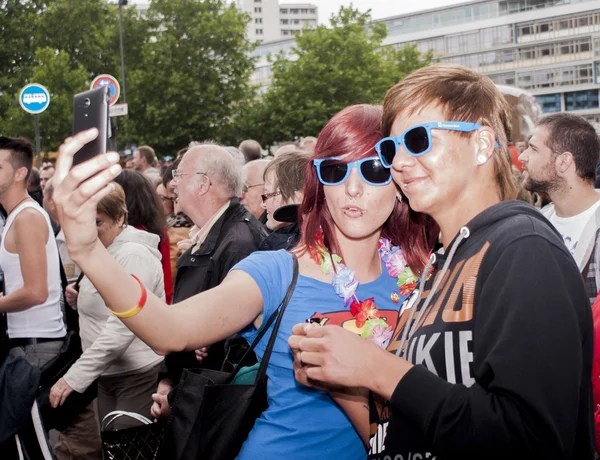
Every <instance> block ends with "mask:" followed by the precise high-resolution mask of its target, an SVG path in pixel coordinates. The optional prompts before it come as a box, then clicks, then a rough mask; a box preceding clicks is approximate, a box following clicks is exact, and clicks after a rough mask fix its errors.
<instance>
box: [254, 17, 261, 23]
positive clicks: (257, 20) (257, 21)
mask: <svg viewBox="0 0 600 460" xmlns="http://www.w3.org/2000/svg"><path fill="white" fill-rule="evenodd" d="M254 24H262V18H254Z"/></svg>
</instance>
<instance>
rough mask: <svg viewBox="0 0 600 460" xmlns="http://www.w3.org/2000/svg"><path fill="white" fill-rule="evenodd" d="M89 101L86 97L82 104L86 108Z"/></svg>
mask: <svg viewBox="0 0 600 460" xmlns="http://www.w3.org/2000/svg"><path fill="white" fill-rule="evenodd" d="M91 103H92V102H91V101H90V99H89V98H86V99H85V101H83V105H84V107H86V108H87V107H89V106H90V104H91Z"/></svg>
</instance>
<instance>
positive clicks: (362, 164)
mask: <svg viewBox="0 0 600 460" xmlns="http://www.w3.org/2000/svg"><path fill="white" fill-rule="evenodd" d="M313 164H314V165H315V168H316V169H317V176H318V177H319V182H321V184H323V185H340V184H343V183H344V182H345V181H346V179H348V177H350V172H351V171H352V168H356V169H357V170H358V174H359V175H360V177H361V179H362V180H363V181H365V182H366V183H367V184H369V185H375V186H379V185H387V184H389V183H390V182H391V181H392V174H391V172H390V169H389V168H386V167H385V166H384V165H382V164H381V161H380V160H379V158H378V157H370V158H363V159H362V160H358V161H352V162H351V163H344V159H343V158H340V157H332V158H319V159H316V160H313Z"/></svg>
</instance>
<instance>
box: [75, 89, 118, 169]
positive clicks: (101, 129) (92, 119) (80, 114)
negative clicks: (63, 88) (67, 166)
mask: <svg viewBox="0 0 600 460" xmlns="http://www.w3.org/2000/svg"><path fill="white" fill-rule="evenodd" d="M91 128H96V129H97V130H98V137H97V138H96V139H94V140H93V141H92V142H90V143H88V144H86V145H84V146H83V147H82V148H81V150H79V152H77V153H76V154H75V156H74V157H73V166H75V165H77V164H79V163H83V162H84V161H87V160H89V159H91V158H93V157H95V156H96V155H100V154H102V153H106V151H107V146H108V138H109V137H110V124H109V121H108V87H106V86H102V87H100V88H95V89H91V90H89V91H85V92H83V93H79V94H76V95H75V96H74V97H73V135H75V134H77V133H80V132H81V131H85V130H88V129H91Z"/></svg>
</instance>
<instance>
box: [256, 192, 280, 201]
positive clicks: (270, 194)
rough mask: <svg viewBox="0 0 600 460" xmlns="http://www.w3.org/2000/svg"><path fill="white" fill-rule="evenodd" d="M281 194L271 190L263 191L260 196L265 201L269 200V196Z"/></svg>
mask: <svg viewBox="0 0 600 460" xmlns="http://www.w3.org/2000/svg"><path fill="white" fill-rule="evenodd" d="M277 195H281V192H271V193H263V194H262V195H261V196H260V197H261V198H262V200H263V203H264V202H265V201H267V200H268V199H269V198H273V197H274V196H277Z"/></svg>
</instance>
